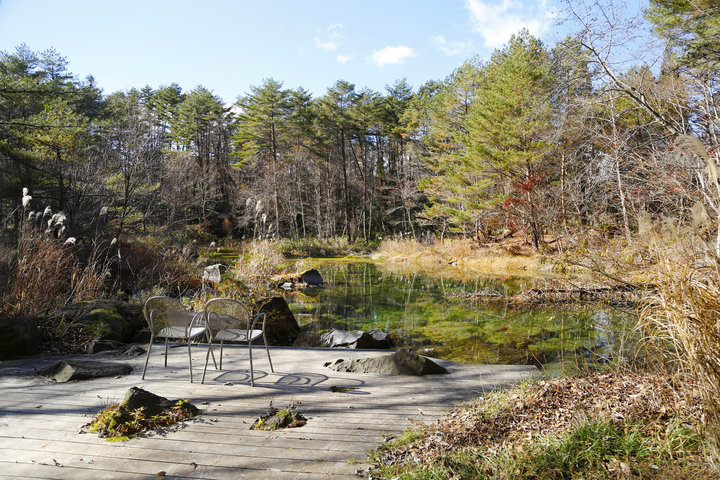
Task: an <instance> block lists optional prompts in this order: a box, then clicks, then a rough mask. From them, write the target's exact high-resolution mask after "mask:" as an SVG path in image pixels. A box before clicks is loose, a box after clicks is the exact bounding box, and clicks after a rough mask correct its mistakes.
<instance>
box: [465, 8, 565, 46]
mask: <svg viewBox="0 0 720 480" xmlns="http://www.w3.org/2000/svg"><path fill="white" fill-rule="evenodd" d="M466 7H467V9H468V10H469V11H470V20H471V21H472V23H473V30H475V31H476V32H477V33H479V34H480V36H481V37H482V39H483V42H484V44H485V46H486V47H490V48H497V47H500V46H502V45H503V44H504V43H505V42H507V41H508V40H509V39H510V36H511V35H512V34H513V33H517V32H518V31H520V30H521V29H522V28H527V29H528V30H529V31H530V33H532V34H533V35H537V36H541V35H542V34H544V33H545V32H547V31H548V29H549V28H550V26H551V25H552V22H553V20H554V19H555V17H556V16H557V12H556V10H555V9H553V8H552V6H551V5H550V2H549V0H538V1H536V2H535V1H525V2H522V1H519V0H502V1H495V0H466Z"/></svg>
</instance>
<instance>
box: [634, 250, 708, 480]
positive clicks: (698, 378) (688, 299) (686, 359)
mask: <svg viewBox="0 0 720 480" xmlns="http://www.w3.org/2000/svg"><path fill="white" fill-rule="evenodd" d="M641 318H642V320H643V323H644V327H645V328H646V329H647V331H648V338H649V339H651V342H652V344H651V346H653V347H657V348H656V351H657V350H660V351H662V350H663V349H664V348H666V347H667V346H670V352H671V354H670V355H669V356H667V357H666V360H667V362H668V363H670V364H672V365H673V366H674V367H675V368H678V369H680V370H681V371H684V372H687V373H688V374H689V376H690V378H691V379H692V380H693V382H692V383H693V384H694V385H693V386H694V388H695V389H697V390H698V391H699V392H700V397H701V399H702V406H703V424H704V432H705V435H706V438H707V440H708V446H709V447H710V453H711V456H712V458H713V461H714V464H715V467H716V469H717V470H718V471H720V404H718V398H720V274H719V273H718V270H717V268H716V267H715V266H714V267H705V268H690V267H688V266H687V265H680V264H675V263H672V262H670V261H668V262H666V264H665V272H664V275H663V278H662V281H661V282H659V284H658V293H657V295H656V296H654V297H653V298H652V301H651V302H650V303H649V304H648V305H647V306H646V308H645V309H644V311H643V314H642V317H641ZM686 388H689V389H691V388H692V386H690V385H688V386H686Z"/></svg>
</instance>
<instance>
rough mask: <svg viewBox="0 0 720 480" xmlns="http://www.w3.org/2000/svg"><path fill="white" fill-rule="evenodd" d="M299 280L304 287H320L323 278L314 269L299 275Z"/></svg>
mask: <svg viewBox="0 0 720 480" xmlns="http://www.w3.org/2000/svg"><path fill="white" fill-rule="evenodd" d="M300 279H301V281H302V282H303V283H304V284H306V285H322V284H323V278H322V276H321V275H320V272H318V271H317V270H315V269H314V268H312V269H310V270H308V271H307V272H305V273H303V274H301V275H300Z"/></svg>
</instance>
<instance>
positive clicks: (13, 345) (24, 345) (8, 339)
mask: <svg viewBox="0 0 720 480" xmlns="http://www.w3.org/2000/svg"><path fill="white" fill-rule="evenodd" d="M41 348H42V346H41V342H40V334H39V332H38V328H37V325H36V324H35V322H34V321H33V320H32V319H31V318H29V317H4V318H0V360H8V359H10V358H17V357H22V356H25V355H33V354H36V353H40V350H41Z"/></svg>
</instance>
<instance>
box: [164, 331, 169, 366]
mask: <svg viewBox="0 0 720 480" xmlns="http://www.w3.org/2000/svg"><path fill="white" fill-rule="evenodd" d="M168 341H169V339H168V337H165V367H167V357H168Z"/></svg>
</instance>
